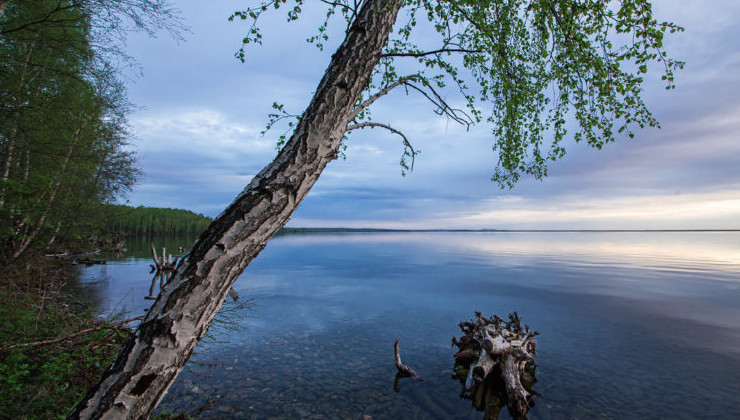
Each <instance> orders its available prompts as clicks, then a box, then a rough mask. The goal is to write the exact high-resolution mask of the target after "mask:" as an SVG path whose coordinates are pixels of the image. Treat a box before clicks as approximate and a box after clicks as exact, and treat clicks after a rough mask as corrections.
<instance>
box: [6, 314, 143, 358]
mask: <svg viewBox="0 0 740 420" xmlns="http://www.w3.org/2000/svg"><path fill="white" fill-rule="evenodd" d="M143 318H144V317H143V316H137V317H136V318H130V319H126V320H123V321H120V322H116V323H113V324H106V325H99V326H97V327H93V328H87V329H84V330H82V331H79V332H76V333H74V334H71V335H67V336H64V337H61V338H55V339H52V340H44V341H34V342H32V343H21V344H14V345H12V346H8V347H3V348H2V349H0V353H2V352H5V351H8V350H13V349H17V348H25V347H38V346H45V345H47V344H55V343H61V342H62V341H67V340H71V339H73V338H77V337H79V336H81V335H85V334H89V333H91V332H95V331H99V330H103V329H106V328H114V327H118V326H121V325H123V324H128V323H129V322H134V321H139V320H141V319H143Z"/></svg>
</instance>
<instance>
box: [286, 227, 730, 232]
mask: <svg viewBox="0 0 740 420" xmlns="http://www.w3.org/2000/svg"><path fill="white" fill-rule="evenodd" d="M280 230H295V231H323V232H502V233H506V232H555V233H556V232H740V228H736V229H495V228H482V229H445V228H432V229H394V228H348V227H285V226H283V227H282V228H281V229H280Z"/></svg>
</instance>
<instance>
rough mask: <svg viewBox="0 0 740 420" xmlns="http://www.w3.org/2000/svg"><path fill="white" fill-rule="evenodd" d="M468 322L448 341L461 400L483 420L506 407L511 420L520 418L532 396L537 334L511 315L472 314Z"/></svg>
mask: <svg viewBox="0 0 740 420" xmlns="http://www.w3.org/2000/svg"><path fill="white" fill-rule="evenodd" d="M475 316H476V318H475V319H473V320H472V321H464V322H461V323H460V324H459V326H460V329H461V330H462V332H463V335H462V336H461V337H460V338H459V339H458V338H454V337H453V338H452V345H453V346H457V348H458V351H457V352H456V353H455V354H454V356H455V372H456V373H457V375H458V378H459V379H460V381H461V383H462V385H463V392H462V397H464V398H468V399H470V400H472V401H473V405H474V406H475V407H476V408H478V409H480V410H485V411H486V417H485V418H486V419H496V418H498V414H499V412H500V410H501V408H502V407H503V406H504V405H506V406H507V407H508V408H509V412H510V414H511V416H512V417H513V418H524V417H525V416H526V413H527V410H528V408H529V401H530V400H531V396H532V394H533V393H534V391H532V389H531V387H532V384H533V383H534V382H535V379H534V369H535V361H534V357H533V356H534V355H535V349H536V342H535V341H534V337H535V336H537V335H538V333H537V331H530V329H529V326H527V325H524V327H522V323H521V319H520V318H519V315H518V314H517V313H516V312H514V313H513V314H510V315H509V320H508V321H504V320H503V319H502V318H500V317H498V316H496V315H494V316H493V318H488V317H485V316H483V315H482V314H481V313H480V312H476V313H475Z"/></svg>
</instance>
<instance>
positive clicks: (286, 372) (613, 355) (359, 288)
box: [81, 232, 740, 420]
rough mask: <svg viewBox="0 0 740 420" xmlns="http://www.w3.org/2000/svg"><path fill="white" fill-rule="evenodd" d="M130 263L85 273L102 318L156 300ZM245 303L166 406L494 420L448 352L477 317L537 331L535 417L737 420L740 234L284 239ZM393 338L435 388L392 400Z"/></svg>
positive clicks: (247, 413) (243, 290) (142, 266)
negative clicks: (467, 391) (467, 395)
mask: <svg viewBox="0 0 740 420" xmlns="http://www.w3.org/2000/svg"><path fill="white" fill-rule="evenodd" d="M176 245H178V244H177V243H176V241H175V242H172V243H170V244H167V246H168V249H176ZM179 245H183V246H185V247H187V246H189V243H187V242H186V243H183V244H179ZM158 246H161V245H158ZM134 255H139V257H136V256H134V257H129V258H128V259H126V260H124V261H117V262H113V261H112V262H110V263H109V265H107V266H97V267H91V268H87V269H83V271H82V274H81V278H82V282H83V284H84V286H85V288H86V290H87V291H88V292H89V293H90V294H91V295H92V296H93V297H94V298H95V299H96V302H97V305H98V306H99V308H100V311H101V314H103V315H107V314H110V313H111V312H120V311H122V310H123V311H128V313H129V314H132V316H136V315H139V314H141V313H142V312H143V311H144V308H146V307H148V306H149V304H150V303H151V301H146V300H144V296H146V295H147V294H148V290H149V286H150V281H151V277H149V274H148V265H149V264H150V260H149V259H148V257H144V255H145V254H144V253H142V254H136V253H134ZM235 289H236V290H237V291H238V292H239V294H240V296H241V297H240V300H239V302H243V303H244V302H248V303H249V305H242V306H243V307H237V306H235V304H234V303H233V302H231V301H230V300H229V301H228V302H227V304H226V305H225V308H227V309H229V310H231V312H232V313H236V315H237V316H236V317H234V315H233V314H232V315H231V316H230V318H231V319H232V321H233V320H236V321H238V322H239V323H240V324H241V326H242V327H241V328H239V329H233V328H232V329H229V328H223V327H222V328H219V329H218V331H216V332H215V333H214V334H213V335H214V337H213V338H212V339H210V340H207V342H206V343H202V345H201V346H199V349H198V350H197V355H196V357H195V358H194V359H195V360H194V361H192V362H191V363H190V364H189V366H188V367H187V368H186V369H185V370H184V371H183V373H182V374H181V375H180V376H179V377H178V379H177V381H176V383H175V384H174V385H173V387H172V388H171V390H170V392H169V393H168V395H167V396H166V397H165V399H164V400H163V402H162V404H161V409H165V410H174V411H185V412H187V413H189V414H191V415H192V416H194V417H197V418H255V419H269V418H272V419H364V420H368V419H482V418H484V413H483V412H480V411H477V410H475V409H474V408H473V407H472V405H471V403H470V401H469V400H463V399H460V397H459V395H460V391H461V387H460V383H459V382H457V381H456V380H455V379H453V378H452V375H453V373H452V368H453V360H452V353H453V349H452V348H451V347H450V340H451V338H452V337H453V336H459V335H460V331H459V328H458V327H457V324H458V322H460V321H462V320H467V319H470V318H472V317H473V315H474V311H476V310H479V311H481V312H483V313H484V314H486V315H493V314H498V315H501V316H505V315H507V314H508V313H509V312H512V311H517V312H518V313H519V314H520V315H521V317H522V318H523V320H524V322H525V323H527V324H528V325H529V326H530V327H531V328H532V329H535V330H537V331H539V332H540V336H539V337H538V347H537V353H538V357H537V365H538V366H537V369H536V378H537V383H536V384H535V385H534V390H535V391H536V392H537V393H538V394H539V396H536V397H535V398H534V406H533V407H532V408H531V410H530V415H529V418H530V419H575V418H583V419H593V418H616V419H624V418H646V419H647V418H650V419H652V418H670V419H675V418H687V419H689V418H691V419H694V418H702V419H705V418H716V419H729V418H740V233H738V232H724V233H719V232H714V233H675V232H671V233H657V232H653V233H604V232H601V233H493V232H486V233H477V232H475V233H452V232H429V233H342V234H327V233H324V234H296V235H284V236H279V237H276V238H274V239H273V240H272V241H271V242H270V243H269V244H268V246H267V248H266V249H265V250H264V251H263V252H262V254H261V255H260V256H259V257H258V258H257V259H256V260H255V261H254V262H253V263H252V264H251V265H250V266H249V267H248V269H247V270H246V271H245V273H244V274H243V275H242V276H241V278H239V280H238V281H237V283H236V284H235ZM250 299H251V301H250ZM397 337H399V338H401V353H402V356H403V359H404V362H405V363H407V364H408V365H409V366H411V367H412V368H414V370H416V371H417V372H419V373H420V374H421V375H422V376H423V377H424V379H425V380H424V381H423V382H419V381H414V380H411V379H404V380H402V381H401V382H400V384H399V390H398V392H396V391H394V386H393V385H394V384H393V382H394V374H395V367H394V365H393V342H394V340H395V339H396V338H397ZM500 418H502V419H505V418H509V415H508V413H507V412H506V410H505V409H504V410H503V411H502V413H501V416H500Z"/></svg>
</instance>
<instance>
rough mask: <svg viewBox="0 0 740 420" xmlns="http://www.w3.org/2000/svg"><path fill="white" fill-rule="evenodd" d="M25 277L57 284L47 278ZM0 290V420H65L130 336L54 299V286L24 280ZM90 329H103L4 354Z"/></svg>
mask: <svg viewBox="0 0 740 420" xmlns="http://www.w3.org/2000/svg"><path fill="white" fill-rule="evenodd" d="M28 276H47V277H48V278H59V276H58V273H57V274H54V275H51V274H49V273H48V272H45V273H44V272H39V273H36V274H34V275H28ZM57 281H58V280H57ZM19 282H20V283H19ZM19 284H21V287H19V286H18V285H19ZM27 284H45V285H46V286H44V289H43V290H42V289H41V288H38V287H36V289H35V290H34V288H33V287H28V286H25V287H23V285H27ZM0 285H1V286H2V288H0V395H2V398H0V418H13V419H16V418H19V419H58V418H64V417H66V415H67V414H68V413H69V411H70V410H71V409H72V407H74V405H75V404H76V403H77V401H79V400H80V399H81V398H82V397H83V396H84V395H85V393H86V392H87V390H88V389H89V387H90V386H92V385H93V384H94V383H95V381H97V379H98V378H99V377H100V375H101V373H102V372H103V370H104V369H105V368H106V367H107V366H108V365H109V364H110V363H111V362H112V361H113V359H114V358H115V356H116V355H117V354H118V352H119V350H120V348H121V346H122V345H123V343H124V342H125V340H126V339H127V337H128V336H129V334H130V331H129V330H127V329H125V328H122V327H108V326H106V325H105V324H100V323H99V322H98V321H97V320H95V318H94V316H92V314H91V313H90V312H88V311H87V309H85V307H84V306H82V305H80V304H75V303H73V302H72V303H71V302H70V301H71V299H70V298H69V297H68V296H67V297H65V296H63V295H62V294H60V293H52V291H58V285H54V284H51V283H47V282H44V281H40V280H39V279H38V278H28V277H27V278H24V279H22V280H19V279H17V278H16V279H14V280H13V281H12V282H11V281H9V280H8V279H0ZM92 327H102V328H100V329H97V330H95V331H92V332H89V333H86V334H83V335H80V336H77V337H74V338H70V339H68V340H63V341H61V342H57V343H53V344H43V345H34V346H28V347H19V348H14V349H7V348H8V347H10V346H13V345H19V344H24V343H33V342H38V341H44V340H52V339H58V338H62V337H68V336H70V335H73V334H76V333H78V332H79V331H82V330H85V329H88V328H92Z"/></svg>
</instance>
